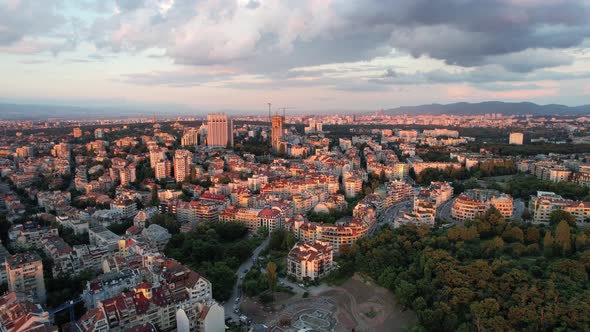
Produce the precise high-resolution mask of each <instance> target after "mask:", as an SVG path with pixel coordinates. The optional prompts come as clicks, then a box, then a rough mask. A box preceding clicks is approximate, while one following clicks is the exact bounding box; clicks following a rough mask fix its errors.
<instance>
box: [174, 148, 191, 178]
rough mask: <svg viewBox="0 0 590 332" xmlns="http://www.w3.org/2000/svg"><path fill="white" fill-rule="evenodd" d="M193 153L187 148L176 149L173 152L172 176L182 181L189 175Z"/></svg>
mask: <svg viewBox="0 0 590 332" xmlns="http://www.w3.org/2000/svg"><path fill="white" fill-rule="evenodd" d="M192 161H193V154H192V153H191V152H190V151H188V150H176V153H175V154H174V178H175V179H176V182H182V181H184V179H186V178H187V177H189V176H190V175H191V163H192Z"/></svg>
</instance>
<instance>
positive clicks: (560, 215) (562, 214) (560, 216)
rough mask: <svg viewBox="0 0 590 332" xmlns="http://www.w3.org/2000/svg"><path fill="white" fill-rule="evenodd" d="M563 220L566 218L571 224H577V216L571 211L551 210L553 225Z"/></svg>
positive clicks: (550, 220) (550, 217)
mask: <svg viewBox="0 0 590 332" xmlns="http://www.w3.org/2000/svg"><path fill="white" fill-rule="evenodd" d="M562 220H565V221H566V222H567V223H568V224H570V225H571V226H574V225H575V224H576V217H574V216H573V215H572V214H571V213H569V212H567V211H564V210H561V209H558V210H554V211H551V214H550V215H549V223H550V224H551V225H557V224H558V223H559V222H561V221H562Z"/></svg>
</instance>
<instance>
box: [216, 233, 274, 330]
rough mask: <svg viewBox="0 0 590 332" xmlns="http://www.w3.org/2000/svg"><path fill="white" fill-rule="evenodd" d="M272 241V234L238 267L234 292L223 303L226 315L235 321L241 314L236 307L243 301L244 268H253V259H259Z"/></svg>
mask: <svg viewBox="0 0 590 332" xmlns="http://www.w3.org/2000/svg"><path fill="white" fill-rule="evenodd" d="M269 241H270V235H269V236H267V237H266V239H265V240H264V241H263V242H262V243H261V244H260V245H259V246H258V247H256V249H254V251H253V252H252V256H251V257H250V258H249V259H248V260H246V261H245V262H244V263H243V264H242V265H240V268H239V269H238V271H237V272H236V275H237V277H238V278H237V280H236V284H235V285H234V289H233V292H232V296H231V297H230V298H229V299H228V300H227V302H226V303H225V304H224V305H223V309H224V310H225V317H226V318H227V317H231V319H232V320H233V321H235V322H237V321H239V315H236V314H235V313H234V308H235V307H236V306H237V307H238V308H239V307H240V303H242V296H241V291H240V290H241V289H242V282H243V281H244V279H243V276H244V275H245V274H244V270H248V271H249V270H250V269H251V268H252V266H253V265H254V263H253V261H254V260H257V259H258V255H260V252H261V251H262V250H263V249H264V248H266V246H267V245H268V242H269ZM237 298H239V300H238V301H237V302H236V299H237Z"/></svg>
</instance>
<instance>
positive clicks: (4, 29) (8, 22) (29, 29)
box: [0, 0, 65, 47]
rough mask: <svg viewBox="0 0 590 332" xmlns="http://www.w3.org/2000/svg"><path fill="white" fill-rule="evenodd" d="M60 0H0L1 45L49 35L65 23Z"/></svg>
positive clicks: (5, 45) (7, 45)
mask: <svg viewBox="0 0 590 332" xmlns="http://www.w3.org/2000/svg"><path fill="white" fill-rule="evenodd" d="M59 7H60V6H59V1H57V0H43V1H41V2H39V1H35V0H18V1H17V0H12V1H1V2H0V46H4V47H9V46H11V45H14V44H17V43H19V42H22V41H23V40H25V39H26V38H25V37H29V39H30V38H36V37H39V36H42V35H47V33H48V32H52V31H55V30H56V29H57V28H58V27H60V26H62V25H63V24H65V18H64V17H63V16H62V15H61V14H59Z"/></svg>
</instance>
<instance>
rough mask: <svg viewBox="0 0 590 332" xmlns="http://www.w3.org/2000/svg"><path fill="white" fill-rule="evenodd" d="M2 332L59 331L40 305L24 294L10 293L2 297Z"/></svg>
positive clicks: (0, 329)
mask: <svg viewBox="0 0 590 332" xmlns="http://www.w3.org/2000/svg"><path fill="white" fill-rule="evenodd" d="M0 331H2V332H21V331H22V332H24V331H43V332H57V331H58V329H57V327H56V326H54V325H52V324H51V319H50V318H49V313H48V312H47V311H45V310H44V309H43V307H42V306H41V305H40V304H37V303H34V302H31V301H30V299H28V298H27V296H26V295H25V294H23V293H19V292H10V293H6V294H4V295H3V296H2V297H0Z"/></svg>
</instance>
